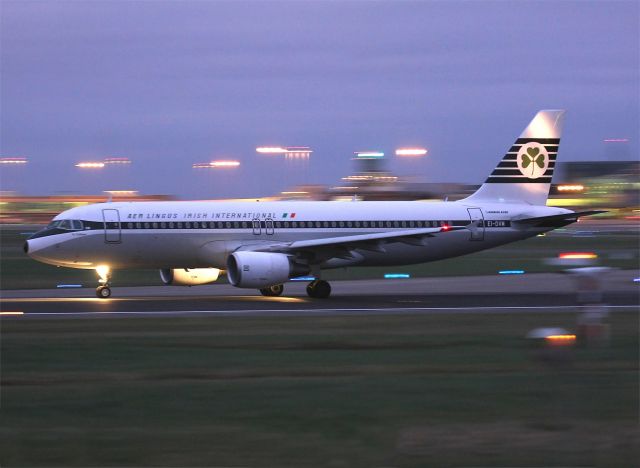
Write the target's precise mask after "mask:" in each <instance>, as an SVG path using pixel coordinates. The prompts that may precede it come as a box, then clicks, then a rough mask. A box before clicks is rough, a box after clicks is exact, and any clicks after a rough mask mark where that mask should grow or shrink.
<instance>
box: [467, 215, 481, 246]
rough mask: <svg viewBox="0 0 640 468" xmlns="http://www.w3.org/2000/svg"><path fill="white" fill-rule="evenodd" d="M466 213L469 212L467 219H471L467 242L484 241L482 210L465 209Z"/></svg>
mask: <svg viewBox="0 0 640 468" xmlns="http://www.w3.org/2000/svg"><path fill="white" fill-rule="evenodd" d="M467 211H468V212H469V218H470V219H471V225H470V226H469V229H470V230H471V238H470V239H469V240H472V241H482V240H484V216H483V214H482V210H481V209H480V208H467Z"/></svg>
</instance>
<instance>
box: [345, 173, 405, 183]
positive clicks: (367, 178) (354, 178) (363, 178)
mask: <svg viewBox="0 0 640 468" xmlns="http://www.w3.org/2000/svg"><path fill="white" fill-rule="evenodd" d="M342 180H344V181H346V182H396V181H397V180H398V177H397V176H387V175H373V174H356V175H350V176H346V177H342Z"/></svg>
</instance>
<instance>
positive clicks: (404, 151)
mask: <svg viewBox="0 0 640 468" xmlns="http://www.w3.org/2000/svg"><path fill="white" fill-rule="evenodd" d="M425 154H427V149H426V148H398V149H397V150H396V156H424V155H425Z"/></svg>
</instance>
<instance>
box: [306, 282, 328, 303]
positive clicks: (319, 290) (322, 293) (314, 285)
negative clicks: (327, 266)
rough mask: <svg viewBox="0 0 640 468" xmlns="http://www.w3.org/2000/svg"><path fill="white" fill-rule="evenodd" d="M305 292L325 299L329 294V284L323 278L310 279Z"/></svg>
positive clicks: (310, 295)
mask: <svg viewBox="0 0 640 468" xmlns="http://www.w3.org/2000/svg"><path fill="white" fill-rule="evenodd" d="M307 294H308V295H309V297H315V298H317V299H326V298H327V297H329V296H330V295H331V285H330V284H329V283H327V282H326V281H324V280H315V281H312V282H311V283H309V285H308V286H307Z"/></svg>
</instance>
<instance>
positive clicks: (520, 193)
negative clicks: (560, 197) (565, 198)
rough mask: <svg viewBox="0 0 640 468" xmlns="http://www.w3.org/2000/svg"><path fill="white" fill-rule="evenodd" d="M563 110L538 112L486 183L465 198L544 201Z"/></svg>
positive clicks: (558, 142)
mask: <svg viewBox="0 0 640 468" xmlns="http://www.w3.org/2000/svg"><path fill="white" fill-rule="evenodd" d="M564 114H565V111H564V110H541V111H540V112H538V113H537V114H536V116H535V117H534V118H533V120H532V121H531V122H530V123H529V125H528V126H527V128H525V129H524V131H523V132H522V134H521V135H520V138H518V139H517V140H516V141H515V143H514V144H513V146H511V148H509V150H508V151H507V153H506V154H505V155H504V157H503V158H502V160H501V161H500V164H498V166H497V167H496V168H495V169H494V170H493V172H492V173H491V175H490V176H489V177H488V178H487V180H485V182H484V184H482V186H481V187H480V188H479V189H478V190H477V191H476V192H475V193H474V194H473V195H471V196H470V197H468V198H466V199H465V201H470V202H474V203H475V202H479V201H483V202H516V203H530V204H532V205H545V204H546V202H547V197H548V196H549V188H550V187H551V179H552V177H553V170H554V169H555V165H556V156H557V155H558V147H559V145H560V136H561V134H562V123H563V121H564Z"/></svg>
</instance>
